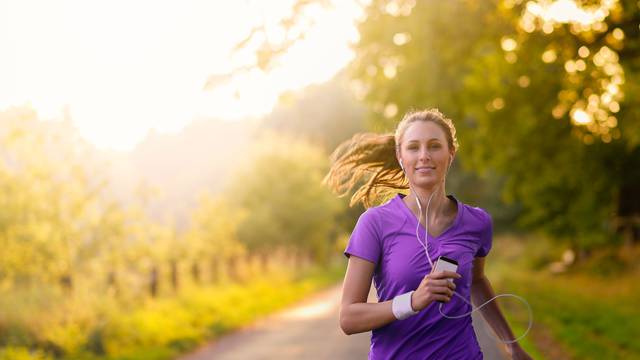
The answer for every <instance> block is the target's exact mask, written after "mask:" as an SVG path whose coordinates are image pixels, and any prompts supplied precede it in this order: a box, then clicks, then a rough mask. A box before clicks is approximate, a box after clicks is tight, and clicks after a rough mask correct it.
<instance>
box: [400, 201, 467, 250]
mask: <svg viewBox="0 0 640 360" xmlns="http://www.w3.org/2000/svg"><path fill="white" fill-rule="evenodd" d="M404 197H406V195H404V194H402V193H398V194H397V195H396V197H395V199H396V201H397V202H399V204H398V206H400V207H401V208H402V209H403V210H402V211H403V212H404V213H405V215H406V216H407V217H409V218H410V219H412V220H413V222H414V225H416V224H415V223H418V224H419V226H420V235H421V237H424V233H425V231H426V229H425V227H424V226H423V225H422V223H421V222H420V221H418V218H417V217H416V216H415V215H414V214H413V212H411V209H409V208H408V207H407V204H405V203H404V201H403V200H402V199H403V198H404ZM447 197H448V198H450V199H452V200H454V201H455V202H456V206H457V209H458V212H457V213H456V218H455V219H454V220H453V223H452V224H451V225H449V227H447V228H446V229H445V230H444V231H443V232H441V233H440V235H438V236H433V235H431V234H428V238H429V239H432V240H436V241H438V240H440V238H442V237H443V236H444V235H445V234H447V233H448V232H449V231H451V230H452V229H454V228H455V227H457V226H458V223H459V222H460V218H461V217H462V203H461V202H460V201H459V200H458V199H457V198H456V197H455V196H453V195H451V194H449V195H447Z"/></svg>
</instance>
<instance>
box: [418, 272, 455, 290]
mask: <svg viewBox="0 0 640 360" xmlns="http://www.w3.org/2000/svg"><path fill="white" fill-rule="evenodd" d="M427 276H428V275H427ZM423 283H424V284H425V285H426V284H431V285H434V286H446V287H450V288H451V289H453V290H455V288H456V284H455V283H454V282H453V281H451V280H448V279H434V278H429V277H425V278H424V279H423Z"/></svg>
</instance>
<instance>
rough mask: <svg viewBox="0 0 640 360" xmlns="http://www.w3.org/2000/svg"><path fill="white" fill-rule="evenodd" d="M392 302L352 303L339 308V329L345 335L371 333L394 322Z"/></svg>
mask: <svg viewBox="0 0 640 360" xmlns="http://www.w3.org/2000/svg"><path fill="white" fill-rule="evenodd" d="M392 302H393V300H387V301H384V302H381V303H354V304H348V305H343V306H342V307H341V308H340V327H341V328H342V331H344V332H345V334H347V335H352V334H357V333H361V332H365V331H371V330H373V329H377V328H379V327H382V326H384V325H387V324H389V323H390V322H393V321H395V320H396V317H395V316H394V315H393V311H392V310H391V304H392Z"/></svg>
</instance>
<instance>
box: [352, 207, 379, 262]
mask: <svg viewBox="0 0 640 360" xmlns="http://www.w3.org/2000/svg"><path fill="white" fill-rule="evenodd" d="M378 225H379V224H378V221H377V219H376V216H375V213H374V212H373V211H372V209H367V210H366V211H365V212H363V213H362V215H360V217H359V218H358V222H357V223H356V226H355V227H354V229H353V232H352V233H351V237H350V238H349V242H348V243H347V247H346V249H345V250H344V255H345V256H346V257H347V258H348V257H349V256H351V255H355V256H357V257H360V258H363V259H365V260H368V261H371V262H372V263H374V264H376V265H378V261H380V255H381V254H382V246H381V241H380V231H379V226H378Z"/></svg>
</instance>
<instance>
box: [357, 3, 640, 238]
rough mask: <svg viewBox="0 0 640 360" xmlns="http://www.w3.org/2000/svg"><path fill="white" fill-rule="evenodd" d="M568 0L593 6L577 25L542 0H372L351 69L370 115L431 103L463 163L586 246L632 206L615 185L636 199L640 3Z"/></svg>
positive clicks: (608, 234)
mask: <svg viewBox="0 0 640 360" xmlns="http://www.w3.org/2000/svg"><path fill="white" fill-rule="evenodd" d="M578 3H579V4H578V6H577V7H576V9H575V10H574V12H579V11H583V12H585V13H588V14H591V13H594V14H595V13H597V14H602V16H600V17H599V18H597V19H596V20H594V21H593V22H592V23H591V24H590V25H584V24H582V25H581V24H579V23H577V22H576V21H571V19H570V17H569V18H565V19H555V20H553V19H554V18H553V17H550V16H551V15H549V14H548V12H547V13H545V11H547V10H548V9H547V8H545V6H547V5H544V3H542V2H541V4H538V3H536V2H527V3H526V4H524V3H522V2H519V1H497V0H496V1H487V2H477V1H462V0H459V1H419V2H414V1H395V2H386V1H372V2H371V4H370V5H369V6H368V7H367V16H366V19H365V21H364V22H362V23H361V24H360V33H361V41H360V42H359V43H358V44H357V45H356V47H355V48H356V52H357V57H356V60H355V61H354V63H353V67H352V70H353V76H354V78H355V79H357V80H358V81H359V82H360V87H362V88H364V89H366V90H367V96H366V100H367V102H368V103H369V104H371V106H372V108H373V109H374V110H375V111H377V114H378V115H377V116H376V121H377V123H378V124H379V126H380V127H381V128H391V127H392V126H393V124H394V123H395V121H396V119H395V118H396V115H397V114H398V113H400V112H401V111H400V110H406V109H408V108H411V107H428V106H436V107H439V108H440V109H441V110H443V111H444V112H445V114H448V115H449V116H450V117H452V118H453V119H454V121H455V123H456V125H457V128H458V131H459V138H460V140H461V144H462V147H461V149H460V158H461V160H462V163H463V164H464V165H465V167H468V168H470V169H474V170H475V171H477V172H478V173H483V174H485V175H487V176H495V175H493V171H495V172H497V173H498V174H499V175H503V176H505V177H506V185H505V188H504V192H503V195H504V198H505V200H507V201H511V202H517V203H520V204H522V207H523V216H522V217H521V222H520V223H521V225H524V226H527V227H531V228H542V229H544V230H546V231H547V232H548V233H550V234H552V235H554V236H555V237H557V238H559V239H563V240H565V241H567V242H569V243H570V244H571V245H572V246H573V247H574V248H576V249H588V248H590V247H593V246H595V245H597V244H604V243H607V242H610V241H612V235H613V230H614V229H615V228H614V223H615V219H616V217H619V216H625V217H628V216H637V215H638V214H639V213H640V207H639V206H637V205H636V206H628V204H629V201H628V200H627V199H625V198H626V196H627V195H631V196H632V199H631V200H630V201H632V202H633V203H634V204H639V203H640V201H638V200H640V199H637V196H638V193H640V191H639V190H638V187H639V186H640V170H638V169H640V167H639V166H638V158H639V157H638V154H639V152H640V150H639V149H638V145H639V143H640V142H639V138H638V136H639V135H638V134H640V131H638V130H640V129H639V127H640V125H639V124H638V122H637V120H636V119H637V114H636V112H637V111H638V110H637V109H638V107H637V106H636V103H635V102H636V101H637V100H635V99H637V98H638V97H637V96H633V95H635V94H636V93H637V85H636V84H637V83H638V82H637V81H631V79H635V78H636V77H637V74H638V71H637V66H638V65H637V61H636V60H635V58H636V56H635V53H636V52H637V48H638V41H637V39H638V37H637V36H636V35H637V32H638V28H637V23H638V16H639V15H638V7H637V6H636V4H635V2H622V3H616V2H606V3H603V4H600V5H599V8H598V9H600V11H601V12H597V9H594V8H592V7H589V6H592V5H589V3H592V2H585V4H583V3H582V2H578ZM391 4H394V5H391ZM580 5H582V6H583V7H581V6H580ZM536 6H538V8H536ZM536 9H538V10H536ZM545 9H547V10H545ZM545 19H546V20H545ZM549 19H551V20H549ZM561 20H563V21H561ZM621 94H624V96H622V95H621ZM636 199H637V200H636ZM625 204H626V205H625Z"/></svg>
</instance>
